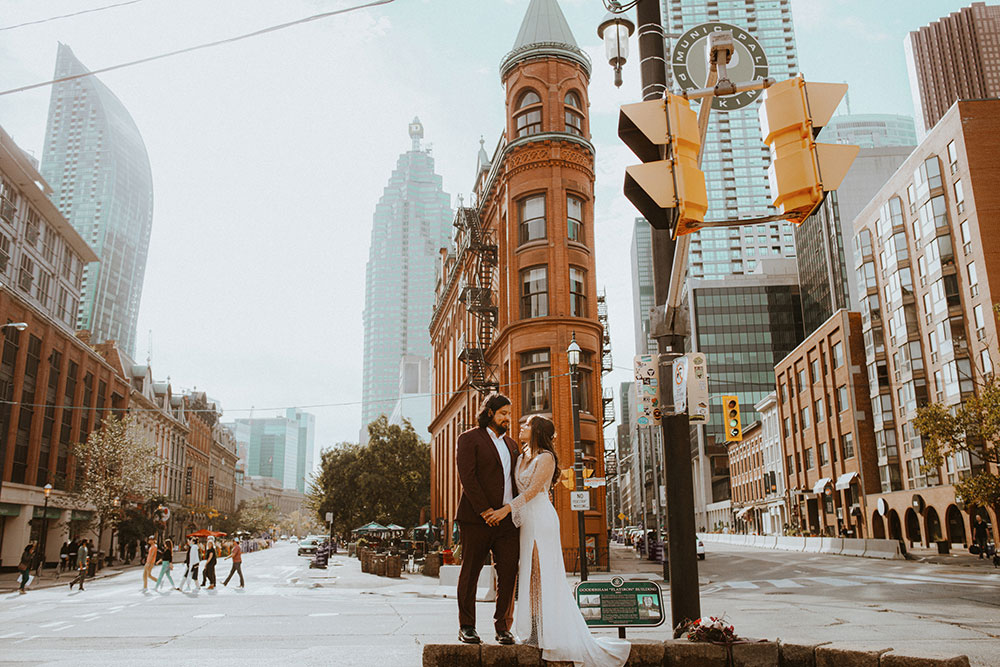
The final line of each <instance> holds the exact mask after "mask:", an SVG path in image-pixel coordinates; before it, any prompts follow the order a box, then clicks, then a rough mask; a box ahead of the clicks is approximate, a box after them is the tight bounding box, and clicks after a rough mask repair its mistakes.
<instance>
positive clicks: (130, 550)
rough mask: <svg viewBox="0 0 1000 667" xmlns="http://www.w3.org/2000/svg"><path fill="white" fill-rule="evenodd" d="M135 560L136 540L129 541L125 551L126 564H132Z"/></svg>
mask: <svg viewBox="0 0 1000 667" xmlns="http://www.w3.org/2000/svg"><path fill="white" fill-rule="evenodd" d="M133 558H135V540H129V541H128V547H127V548H126V549H125V562H126V563H131V562H132V559H133Z"/></svg>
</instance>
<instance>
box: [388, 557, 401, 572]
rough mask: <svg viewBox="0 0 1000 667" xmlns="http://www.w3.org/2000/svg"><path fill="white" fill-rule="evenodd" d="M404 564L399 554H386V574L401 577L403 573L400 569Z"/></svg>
mask: <svg viewBox="0 0 1000 667" xmlns="http://www.w3.org/2000/svg"><path fill="white" fill-rule="evenodd" d="M401 566H402V559H401V558H400V557H399V556H398V555H392V556H386V558H385V576H387V577H399V576H401V575H402V572H400V570H401V569H402V568H401Z"/></svg>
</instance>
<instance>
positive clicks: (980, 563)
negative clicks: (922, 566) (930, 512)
mask: <svg viewBox="0 0 1000 667" xmlns="http://www.w3.org/2000/svg"><path fill="white" fill-rule="evenodd" d="M904 555H905V557H906V560H912V561H917V562H920V563H935V564H937V565H951V566H958V567H972V568H978V569H982V570H985V571H990V572H1000V569H997V568H995V567H994V565H993V559H992V558H990V557H986V556H984V557H983V558H980V557H979V556H973V555H972V554H970V553H969V550H968V549H966V548H962V547H955V548H952V550H951V553H949V554H939V553H938V550H937V547H931V548H927V547H912V548H911V547H907V549H906V554H904Z"/></svg>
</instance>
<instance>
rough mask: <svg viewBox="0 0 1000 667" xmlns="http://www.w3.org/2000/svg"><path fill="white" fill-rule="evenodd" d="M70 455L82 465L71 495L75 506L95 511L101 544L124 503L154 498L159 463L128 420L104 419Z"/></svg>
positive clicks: (118, 516) (76, 445)
mask: <svg viewBox="0 0 1000 667" xmlns="http://www.w3.org/2000/svg"><path fill="white" fill-rule="evenodd" d="M72 451H73V456H75V457H76V459H77V460H78V461H80V464H81V469H80V472H79V473H77V479H76V482H75V484H74V489H73V494H72V495H73V498H74V500H75V501H76V503H77V504H79V505H81V506H84V507H92V508H94V511H95V512H94V513H95V514H96V516H97V526H98V541H100V539H101V537H102V536H103V533H104V528H105V526H109V525H114V524H115V523H116V522H117V521H118V520H119V518H120V517H121V507H122V505H123V504H124V503H125V501H126V500H141V501H146V500H147V499H149V498H150V497H152V496H153V494H154V491H155V480H156V471H157V470H159V468H160V465H161V462H160V460H159V459H158V458H157V456H156V450H155V449H154V448H153V447H152V446H150V445H149V444H147V443H146V440H145V438H144V437H143V436H142V435H141V434H140V433H139V432H138V431H137V429H136V428H135V425H134V424H133V422H132V420H131V418H129V417H126V418H125V419H119V418H118V417H116V416H114V415H109V416H107V417H105V418H104V420H103V421H102V422H101V427H100V428H98V429H95V430H94V431H92V432H91V433H90V435H89V436H87V441H86V442H80V443H76V444H75V445H73V447H72ZM98 543H99V542H98Z"/></svg>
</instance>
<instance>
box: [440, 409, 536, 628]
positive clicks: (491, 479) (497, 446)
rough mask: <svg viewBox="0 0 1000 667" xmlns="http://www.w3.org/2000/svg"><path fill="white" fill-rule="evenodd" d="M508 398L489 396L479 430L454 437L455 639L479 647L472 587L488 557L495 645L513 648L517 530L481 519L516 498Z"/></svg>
mask: <svg viewBox="0 0 1000 667" xmlns="http://www.w3.org/2000/svg"><path fill="white" fill-rule="evenodd" d="M510 412H511V407H510V399H509V398H507V397H506V396H504V395H503V394H499V393H495V394H492V395H490V396H489V397H488V398H487V399H486V401H485V402H484V403H483V406H482V409H481V410H480V412H479V428H473V429H470V430H468V431H466V432H465V433H463V434H462V435H460V436H459V437H458V478H459V479H460V480H461V482H462V499H461V500H460V501H459V503H458V513H457V515H456V516H455V520H456V521H457V522H458V525H459V527H460V529H461V535H462V537H461V540H462V570H461V572H459V575H458V626H459V629H458V639H459V641H461V642H464V643H466V644H480V643H482V640H481V639H480V638H479V635H478V634H477V633H476V583H477V582H478V580H479V572H480V570H482V569H483V565H484V564H485V563H486V558H487V557H488V556H489V554H490V552H492V553H493V562H494V563H495V564H496V569H497V607H496V613H495V614H494V615H493V620H494V627H495V628H496V640H497V641H498V642H499V643H501V644H513V643H514V635H512V634H511V633H510V626H511V622H512V620H513V616H514V583H515V580H516V579H517V562H518V560H519V557H520V544H519V536H518V529H517V528H516V527H515V526H514V522H513V521H512V520H511V518H510V516H509V515H508V516H506V517H504V519H503V521H500V522H499V523H497V524H495V525H490V524H489V523H487V521H486V518H485V516H486V515H487V514H489V513H490V512H491V511H492V510H495V509H500V508H501V507H503V506H504V505H507V504H510V502H511V501H512V500H513V498H514V494H515V493H516V488H515V486H514V469H515V466H516V465H517V457H518V448H517V443H515V442H514V440H513V439H511V438H510V437H508V436H506V435H504V434H505V433H506V432H507V429H508V428H509V427H510Z"/></svg>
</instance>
